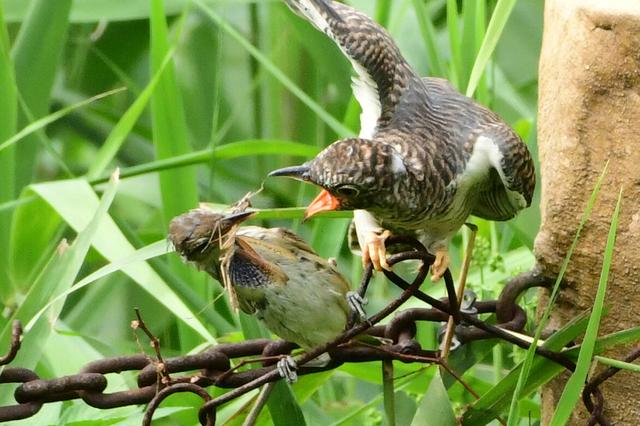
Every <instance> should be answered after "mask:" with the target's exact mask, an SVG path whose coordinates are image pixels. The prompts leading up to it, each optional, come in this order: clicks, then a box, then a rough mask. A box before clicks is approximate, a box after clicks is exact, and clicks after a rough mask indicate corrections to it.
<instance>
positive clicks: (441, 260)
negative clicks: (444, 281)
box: [431, 249, 451, 282]
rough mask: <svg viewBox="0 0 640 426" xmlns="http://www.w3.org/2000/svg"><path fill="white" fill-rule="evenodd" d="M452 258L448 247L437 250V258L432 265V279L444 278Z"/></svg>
mask: <svg viewBox="0 0 640 426" xmlns="http://www.w3.org/2000/svg"><path fill="white" fill-rule="evenodd" d="M450 263H451V259H450V258H449V251H448V250H447V249H441V250H438V251H436V260H435V261H434V262H433V265H431V281H433V282H436V281H438V280H440V278H442V276H443V275H444V273H445V272H447V269H448V268H449V264H450Z"/></svg>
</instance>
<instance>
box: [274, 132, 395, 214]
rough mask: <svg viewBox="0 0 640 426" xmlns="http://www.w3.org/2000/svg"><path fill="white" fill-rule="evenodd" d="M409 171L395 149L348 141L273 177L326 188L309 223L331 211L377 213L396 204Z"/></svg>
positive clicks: (314, 204)
mask: <svg viewBox="0 0 640 426" xmlns="http://www.w3.org/2000/svg"><path fill="white" fill-rule="evenodd" d="M406 175H407V168H406V167H405V164H404V162H403V159H402V156H401V155H400V153H399V152H398V151H397V150H396V148H394V147H393V146H391V145H388V144H384V143H380V142H375V141H371V140H367V139H355V138H354V139H345V140H341V141H338V142H335V143H333V144H331V145H329V146H328V147H327V148H325V149H324V150H323V151H322V152H320V154H318V155H317V156H316V157H315V158H314V159H313V160H310V161H308V162H306V163H304V164H302V165H300V166H293V167H286V168H283V169H279V170H275V171H273V172H271V173H270V174H269V176H287V177H291V178H294V179H298V180H301V181H304V182H310V183H313V184H315V185H317V186H319V187H321V188H322V191H321V192H320V194H319V195H318V196H317V197H316V198H315V200H313V201H312V202H311V204H309V206H308V207H307V210H306V212H305V219H307V218H309V217H311V216H313V215H315V214H317V213H320V212H323V211H331V210H355V209H367V210H375V209H376V207H381V208H384V207H385V206H386V205H387V204H389V203H393V198H394V197H393V191H394V188H397V183H398V182H400V181H401V180H402V179H403V178H406Z"/></svg>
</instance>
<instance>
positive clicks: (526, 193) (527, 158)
mask: <svg viewBox="0 0 640 426" xmlns="http://www.w3.org/2000/svg"><path fill="white" fill-rule="evenodd" d="M483 154H484V155H483ZM474 157H476V158H478V157H484V158H485V161H484V165H483V166H484V167H486V168H487V169H488V173H487V174H486V176H487V178H486V185H483V188H482V189H481V191H480V193H479V196H478V201H477V203H476V205H475V207H474V209H473V210H472V212H471V213H472V214H473V215H475V216H479V217H481V218H484V219H489V220H509V219H511V218H512V217H514V216H515V215H516V214H517V213H518V212H519V211H520V210H522V209H524V208H526V207H529V206H530V205H531V200H532V198H533V191H534V189H535V184H536V176H535V170H534V165H533V160H532V159H531V155H530V154H529V150H528V149H527V146H526V145H525V144H524V142H523V141H522V140H521V139H520V137H518V135H517V134H516V133H515V132H514V131H513V130H511V129H510V128H509V127H508V126H491V128H490V129H489V131H488V132H487V133H485V135H483V136H480V137H479V138H478V139H477V140H476V143H475V147H474V155H472V159H473V158H474ZM479 164H481V163H479ZM469 165H470V164H469V163H468V166H469ZM472 167H473V166H472ZM476 167H477V166H476Z"/></svg>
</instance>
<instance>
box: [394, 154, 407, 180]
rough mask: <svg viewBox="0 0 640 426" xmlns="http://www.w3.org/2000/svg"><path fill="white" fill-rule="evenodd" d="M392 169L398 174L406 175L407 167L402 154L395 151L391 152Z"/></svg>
mask: <svg viewBox="0 0 640 426" xmlns="http://www.w3.org/2000/svg"><path fill="white" fill-rule="evenodd" d="M391 171H392V172H393V173H394V174H396V175H406V174H407V168H406V167H405V165H404V161H403V160H402V156H401V155H400V154H399V153H398V154H396V153H395V152H393V153H392V154H391Z"/></svg>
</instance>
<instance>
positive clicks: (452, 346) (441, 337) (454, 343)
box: [438, 322, 462, 352]
mask: <svg viewBox="0 0 640 426" xmlns="http://www.w3.org/2000/svg"><path fill="white" fill-rule="evenodd" d="M446 333H447V323H446V322H445V323H442V326H440V329H439V330H438V341H439V342H440V347H439V349H440V352H445V350H446V348H445V346H446V345H447V339H446V337H445V336H446ZM460 346H462V342H460V339H458V336H456V333H455V332H454V333H453V336H452V337H451V342H450V343H449V349H448V350H446V352H452V351H455V350H456V349H458V348H459V347H460Z"/></svg>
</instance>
